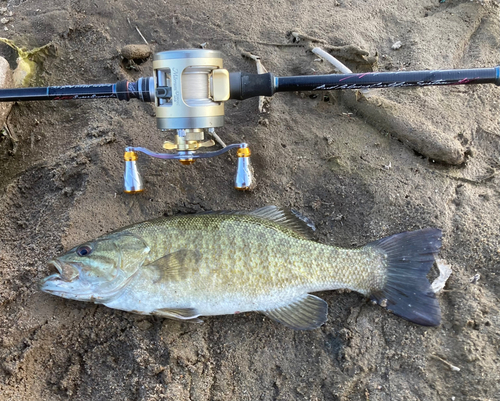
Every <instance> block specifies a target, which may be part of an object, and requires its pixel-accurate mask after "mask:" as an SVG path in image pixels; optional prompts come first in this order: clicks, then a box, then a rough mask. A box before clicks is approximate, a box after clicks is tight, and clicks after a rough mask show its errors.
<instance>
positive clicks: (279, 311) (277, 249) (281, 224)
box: [41, 206, 441, 330]
mask: <svg viewBox="0 0 500 401" xmlns="http://www.w3.org/2000/svg"><path fill="white" fill-rule="evenodd" d="M311 234H312V230H311V227H310V225H309V224H307V222H306V221H305V219H304V218H301V217H299V216H298V215H297V214H296V213H295V212H291V211H288V210H286V209H282V208H278V207H275V206H267V207H263V208H260V209H257V210H254V211H250V212H241V211H240V212H211V213H201V214H194V215H181V216H172V217H164V218H159V219H155V220H150V221H145V222H142V223H138V224H134V225H131V226H128V227H125V228H122V229H119V230H116V231H113V232H111V233H109V234H106V235H103V236H101V237H99V238H97V239H96V240H93V241H89V242H86V243H84V244H82V245H80V246H77V247H75V248H73V249H71V250H70V251H68V252H67V253H66V254H64V255H62V256H59V257H58V258H56V259H54V260H52V261H50V262H49V264H50V265H52V266H54V267H55V268H56V269H57V271H58V273H55V274H52V275H51V276H49V277H46V278H45V279H44V280H42V283H41V290H42V291H45V292H47V293H50V294H53V295H57V296H60V297H64V298H69V299H75V300H80V301H90V302H95V303H99V304H104V305H106V306H108V307H110V308H115V309H120V310H124V311H130V312H134V313H140V314H145V315H157V316H162V317H166V318H172V319H180V320H187V321H200V320H199V319H198V317H199V316H212V315H225V314H236V313H241V312H250V311H257V312H261V313H263V314H265V315H267V316H268V317H269V318H271V319H273V320H275V321H277V322H280V323H282V324H285V325H286V326H288V327H291V328H294V329H307V330H310V329H315V328H317V327H319V326H321V325H322V324H323V323H325V321H326V319H327V313H328V305H327V303H326V302H325V301H324V300H322V299H321V298H319V297H317V296H315V295H311V294H310V293H313V292H317V291H325V290H335V289H341V288H347V289H350V290H353V291H357V292H359V293H361V294H363V295H365V296H368V297H370V298H371V299H372V300H373V301H374V302H376V303H378V304H379V305H381V306H383V307H384V308H386V309H388V310H389V311H391V312H393V313H394V314H396V315H398V316H400V317H402V318H404V319H406V320H409V321H411V322H414V323H417V324H420V325H423V326H437V325H439V323H440V321H441V312H440V308H439V303H438V301H437V299H436V297H435V294H434V292H433V291H432V289H431V287H430V283H429V281H428V279H427V273H428V272H429V269H430V268H431V266H432V264H433V263H434V255H435V254H437V252H438V251H439V249H440V247H441V230H439V229H435V228H427V229H423V230H418V231H412V232H406V233H401V234H396V235H392V236H390V237H387V238H383V239H381V240H378V241H375V242H371V243H369V244H367V245H365V246H363V247H360V248H356V249H344V248H338V247H335V246H330V245H324V244H321V243H318V242H315V241H312V240H311Z"/></svg>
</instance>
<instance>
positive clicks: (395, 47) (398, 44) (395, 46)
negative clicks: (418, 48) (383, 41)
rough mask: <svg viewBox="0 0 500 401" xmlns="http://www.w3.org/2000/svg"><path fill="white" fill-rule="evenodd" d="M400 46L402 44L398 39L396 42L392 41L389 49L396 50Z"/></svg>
mask: <svg viewBox="0 0 500 401" xmlns="http://www.w3.org/2000/svg"><path fill="white" fill-rule="evenodd" d="M401 46H403V44H402V43H401V41H400V40H398V41H397V42H396V43H394V44H393V45H392V46H391V49H392V50H398V49H401Z"/></svg>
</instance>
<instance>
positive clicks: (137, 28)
mask: <svg viewBox="0 0 500 401" xmlns="http://www.w3.org/2000/svg"><path fill="white" fill-rule="evenodd" d="M135 29H136V30H137V32H139V35H141V38H142V40H143V41H144V42H145V43H146V44H147V45H149V43H148V41H147V40H146V38H145V37H144V35H143V34H142V33H141V31H139V27H138V26H137V25H136V26H135Z"/></svg>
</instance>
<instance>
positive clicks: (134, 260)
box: [40, 231, 149, 303]
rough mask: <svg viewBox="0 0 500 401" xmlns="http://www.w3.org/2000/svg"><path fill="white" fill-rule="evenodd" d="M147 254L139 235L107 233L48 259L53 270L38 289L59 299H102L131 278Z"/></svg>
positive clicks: (113, 292) (113, 294) (120, 287)
mask: <svg viewBox="0 0 500 401" xmlns="http://www.w3.org/2000/svg"><path fill="white" fill-rule="evenodd" d="M148 253H149V247H148V246H147V244H146V243H145V241H144V240H143V239H142V238H141V237H140V236H137V235H135V234H133V233H130V232H126V231H122V232H117V233H111V234H108V235H105V236H103V237H100V238H98V239H96V240H94V241H90V242H85V243H83V244H81V245H79V246H76V247H74V248H73V249H70V250H69V251H68V252H66V253H65V254H63V255H61V256H59V257H57V258H55V259H53V260H51V261H49V262H48V264H49V265H51V266H52V267H54V268H55V269H56V270H57V273H55V274H52V275H50V276H49V277H46V278H45V279H43V280H42V282H41V286H40V289H41V290H42V291H44V292H47V293H49V294H53V295H57V296H60V297H63V298H69V299H75V300H79V301H92V302H96V303H102V302H106V301H108V300H110V299H111V298H113V297H115V296H116V295H117V294H118V293H119V292H120V290H121V289H123V288H124V287H125V286H126V285H127V284H128V283H129V282H130V281H131V279H132V278H133V277H134V275H135V273H136V272H137V271H138V269H139V268H140V267H141V266H142V264H143V263H144V261H145V260H146V258H147V256H148Z"/></svg>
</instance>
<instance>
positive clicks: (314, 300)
mask: <svg viewBox="0 0 500 401" xmlns="http://www.w3.org/2000/svg"><path fill="white" fill-rule="evenodd" d="M261 312H262V313H263V314H264V315H266V316H267V317H269V318H271V319H273V320H275V321H276V322H279V323H282V324H284V325H285V326H288V327H290V328H292V329H296V330H312V329H316V328H318V327H320V326H321V325H322V324H323V323H325V322H326V318H327V315H328V304H327V303H326V302H325V301H323V300H322V299H321V298H318V297H316V296H314V295H310V294H307V295H305V296H303V297H301V298H298V299H296V300H294V301H293V302H292V303H290V304H288V305H285V306H282V307H280V308H276V309H269V310H265V311H261Z"/></svg>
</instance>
